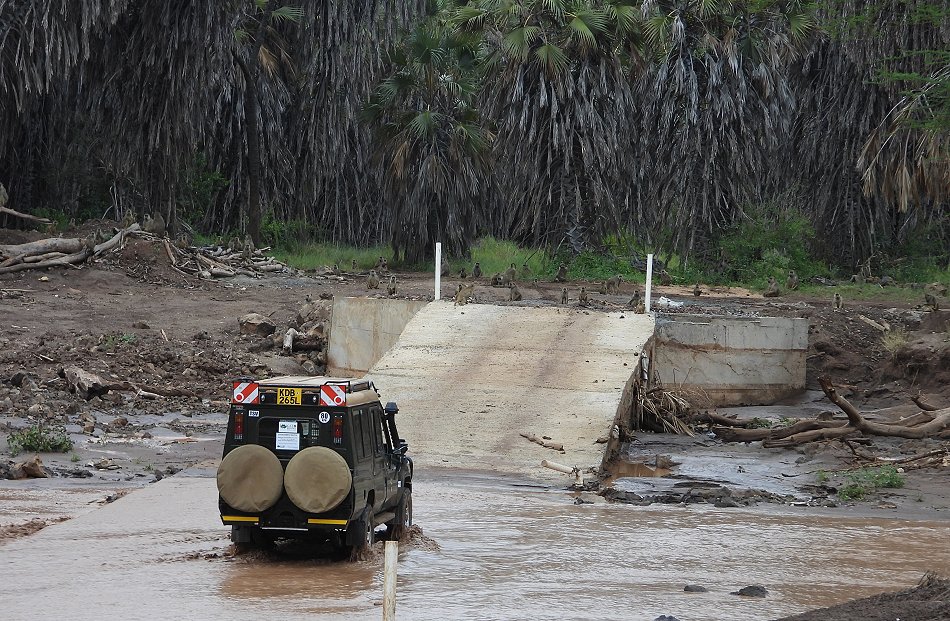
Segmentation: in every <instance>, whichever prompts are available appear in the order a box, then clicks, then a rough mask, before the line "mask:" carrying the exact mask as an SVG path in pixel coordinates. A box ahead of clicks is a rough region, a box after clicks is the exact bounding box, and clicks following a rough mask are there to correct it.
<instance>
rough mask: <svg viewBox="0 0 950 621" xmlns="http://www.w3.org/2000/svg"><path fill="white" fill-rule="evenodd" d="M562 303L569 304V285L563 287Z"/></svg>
mask: <svg viewBox="0 0 950 621" xmlns="http://www.w3.org/2000/svg"><path fill="white" fill-rule="evenodd" d="M561 304H567V287H561Z"/></svg>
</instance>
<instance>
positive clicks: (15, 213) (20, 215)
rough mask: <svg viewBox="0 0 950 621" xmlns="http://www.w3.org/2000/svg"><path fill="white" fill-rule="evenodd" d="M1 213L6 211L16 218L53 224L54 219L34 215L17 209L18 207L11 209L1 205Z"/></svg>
mask: <svg viewBox="0 0 950 621" xmlns="http://www.w3.org/2000/svg"><path fill="white" fill-rule="evenodd" d="M0 213H5V214H7V215H10V216H14V217H16V218H22V219H23V220H30V221H31V222H39V223H40V224H52V223H53V221H52V220H48V219H47V218H40V217H39V216H34V215H32V214H28V213H23V212H20V211H17V210H16V209H10V208H9V207H0Z"/></svg>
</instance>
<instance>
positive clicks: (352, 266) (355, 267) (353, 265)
mask: <svg viewBox="0 0 950 621" xmlns="http://www.w3.org/2000/svg"><path fill="white" fill-rule="evenodd" d="M359 269H360V268H359V266H358V265H357V264H356V259H352V260H351V261H350V271H352V272H358V271H359Z"/></svg>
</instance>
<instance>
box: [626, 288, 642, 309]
mask: <svg viewBox="0 0 950 621" xmlns="http://www.w3.org/2000/svg"><path fill="white" fill-rule="evenodd" d="M639 303H640V290H639V289H637V290H636V291H634V292H633V297H632V298H630V301H629V302H627V306H629V307H630V308H636V307H637V304H639Z"/></svg>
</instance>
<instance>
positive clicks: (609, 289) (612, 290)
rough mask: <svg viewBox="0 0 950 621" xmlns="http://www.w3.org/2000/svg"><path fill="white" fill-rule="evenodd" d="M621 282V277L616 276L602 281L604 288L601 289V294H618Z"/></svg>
mask: <svg viewBox="0 0 950 621" xmlns="http://www.w3.org/2000/svg"><path fill="white" fill-rule="evenodd" d="M622 282H623V276H621V275H620V274H617V275H616V276H611V277H610V278H608V279H607V280H605V281H604V288H603V289H602V292H603V293H606V294H607V295H613V294H617V293H620V283H622Z"/></svg>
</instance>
